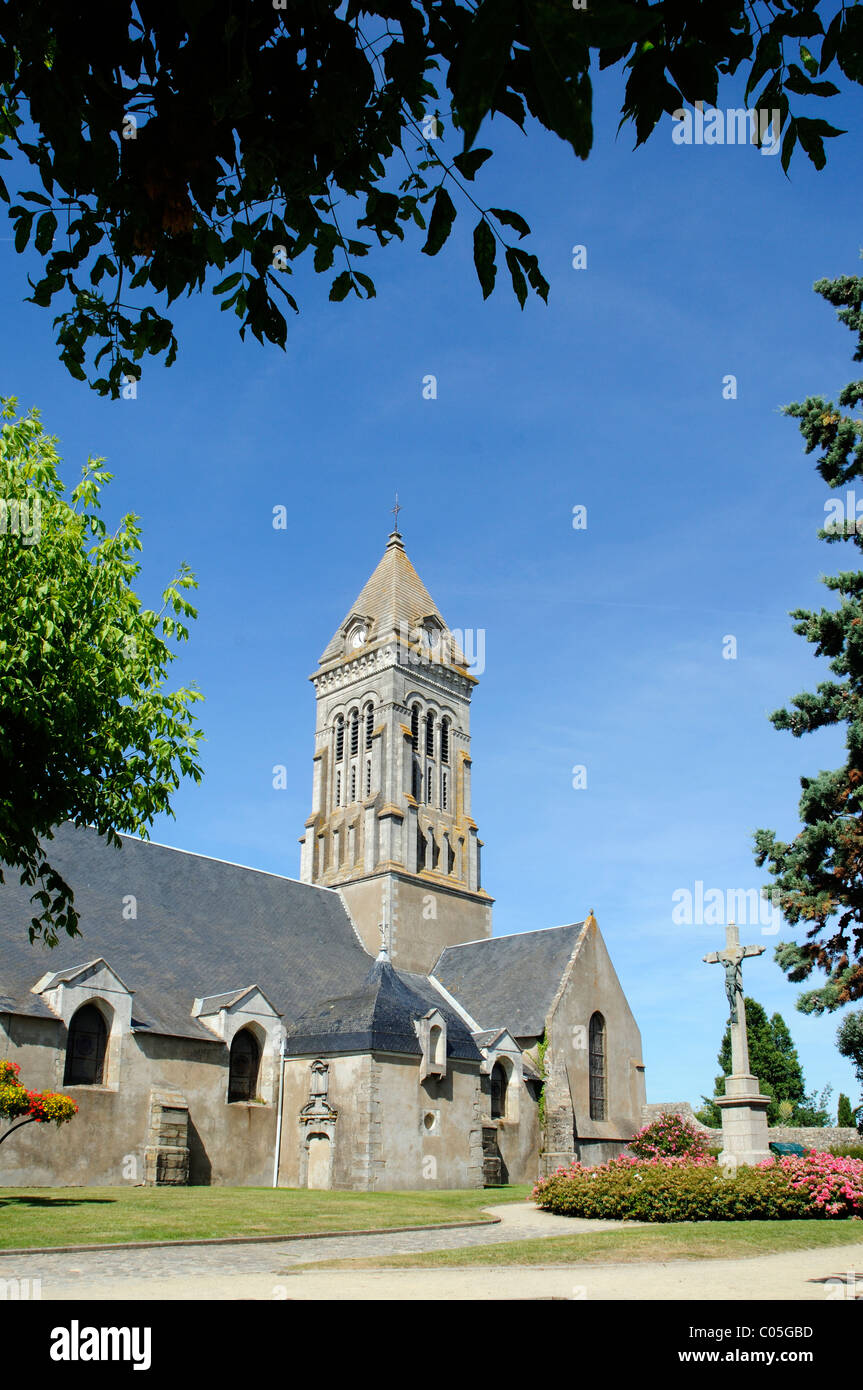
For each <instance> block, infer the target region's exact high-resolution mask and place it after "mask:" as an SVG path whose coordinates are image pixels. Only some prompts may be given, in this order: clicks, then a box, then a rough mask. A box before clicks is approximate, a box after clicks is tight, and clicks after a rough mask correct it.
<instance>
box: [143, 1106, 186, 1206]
mask: <svg viewBox="0 0 863 1390" xmlns="http://www.w3.org/2000/svg"><path fill="white" fill-rule="evenodd" d="M188 1181H189V1103H188V1101H187V1100H186V1098H185V1096H184V1095H181V1093H180V1092H179V1091H167V1090H157V1089H156V1088H154V1089H153V1090H151V1092H150V1123H149V1127H148V1130H147V1146H146V1148H145V1149H144V1182H145V1184H146V1185H147V1186H148V1187H167V1186H178V1187H182V1186H185V1185H186V1184H187V1183H188Z"/></svg>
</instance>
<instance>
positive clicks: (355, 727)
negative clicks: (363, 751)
mask: <svg viewBox="0 0 863 1390" xmlns="http://www.w3.org/2000/svg"><path fill="white" fill-rule="evenodd" d="M359 751H360V715H359V710H355V709H354V710H351V757H352V758H355V757H356V755H357V753H358V752H359Z"/></svg>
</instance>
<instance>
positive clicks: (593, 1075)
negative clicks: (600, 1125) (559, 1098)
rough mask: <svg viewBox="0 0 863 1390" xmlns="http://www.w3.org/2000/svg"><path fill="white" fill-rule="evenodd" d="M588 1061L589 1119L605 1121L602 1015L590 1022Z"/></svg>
mask: <svg viewBox="0 0 863 1390" xmlns="http://www.w3.org/2000/svg"><path fill="white" fill-rule="evenodd" d="M588 1045H589V1051H588V1060H589V1066H590V1118H591V1119H592V1120H604V1119H606V1110H607V1105H608V1094H607V1081H606V1039H605V1019H604V1018H603V1017H602V1014H594V1015H593V1017H592V1018H591V1020H590V1036H589V1038H588Z"/></svg>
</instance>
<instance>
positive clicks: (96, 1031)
mask: <svg viewBox="0 0 863 1390" xmlns="http://www.w3.org/2000/svg"><path fill="white" fill-rule="evenodd" d="M107 1046H108V1027H107V1025H106V1023H105V1020H104V1018H103V1017H102V1014H101V1012H100V1010H99V1009H97V1008H96V1005H95V1004H83V1005H82V1006H81V1008H80V1009H79V1010H78V1012H77V1013H76V1014H74V1015H73V1018H72V1021H71V1023H70V1024H69V1041H68V1042H67V1044H66V1070H65V1072H64V1073H63V1084H64V1086H101V1085H102V1079H103V1073H104V1069H105V1049H106V1048H107Z"/></svg>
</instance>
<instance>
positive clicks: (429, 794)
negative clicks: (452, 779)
mask: <svg viewBox="0 0 863 1390" xmlns="http://www.w3.org/2000/svg"><path fill="white" fill-rule="evenodd" d="M433 800H434V768H432V767H430V768H429V770H428V772H427V773H426V801H427V802H428V804H429V806H431V804H432V801H433Z"/></svg>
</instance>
